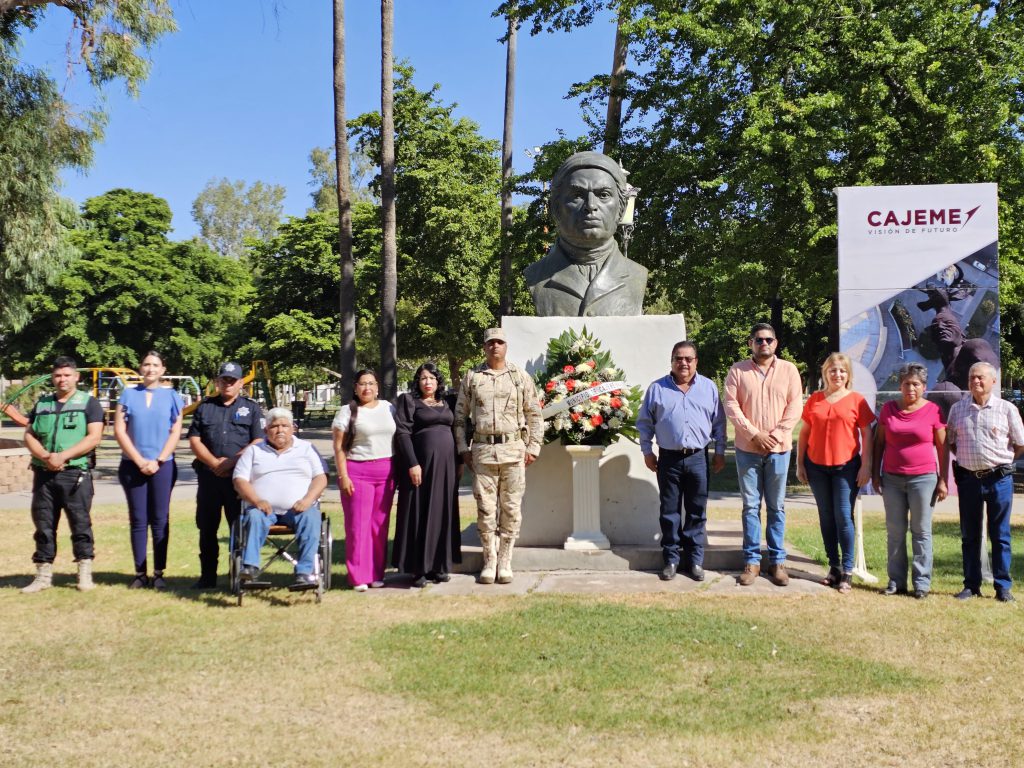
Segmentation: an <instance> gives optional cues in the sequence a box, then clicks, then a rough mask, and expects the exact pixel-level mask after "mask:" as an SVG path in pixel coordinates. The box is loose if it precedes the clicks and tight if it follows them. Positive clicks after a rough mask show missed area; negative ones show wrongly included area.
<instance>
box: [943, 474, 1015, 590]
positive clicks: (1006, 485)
mask: <svg viewBox="0 0 1024 768" xmlns="http://www.w3.org/2000/svg"><path fill="white" fill-rule="evenodd" d="M955 476H956V484H957V487H958V489H959V493H960V497H959V498H960V538H961V542H962V543H961V547H962V555H963V560H964V586H965V587H967V588H968V589H974V590H977V589H981V523H982V520H983V514H984V512H985V511H986V509H987V512H988V538H989V541H991V542H992V580H993V581H994V582H995V585H996V591H998V592H1005V591H1007V590H1009V589H1010V587H1011V586H1012V585H1013V581H1012V580H1011V579H1010V511H1011V508H1012V507H1013V477H1012V476H1010V475H1007V476H1005V477H1003V476H1002V475H1001V474H1000V473H999V472H993V473H992V474H990V475H986V476H985V477H981V478H978V477H975V476H974V475H973V474H971V473H969V472H967V471H965V470H962V469H960V468H959V467H957V468H956V469H955Z"/></svg>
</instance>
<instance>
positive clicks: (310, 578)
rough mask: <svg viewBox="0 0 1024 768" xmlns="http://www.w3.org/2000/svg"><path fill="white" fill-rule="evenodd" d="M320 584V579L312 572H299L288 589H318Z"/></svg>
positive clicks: (295, 590)
mask: <svg viewBox="0 0 1024 768" xmlns="http://www.w3.org/2000/svg"><path fill="white" fill-rule="evenodd" d="M318 586H320V581H319V580H318V579H317V577H316V576H314V575H313V574H312V573H297V574H295V581H293V582H292V583H291V584H290V585H289V586H288V589H289V591H291V592H302V591H304V590H307V589H316V588H317V587H318Z"/></svg>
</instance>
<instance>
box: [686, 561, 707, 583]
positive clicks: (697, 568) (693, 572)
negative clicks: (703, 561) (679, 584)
mask: <svg viewBox="0 0 1024 768" xmlns="http://www.w3.org/2000/svg"><path fill="white" fill-rule="evenodd" d="M686 575H687V576H689V577H690V578H691V579H693V580H694V581H704V566H702V565H700V563H694V564H693V565H691V566H690V569H689V570H688V571H687V572H686Z"/></svg>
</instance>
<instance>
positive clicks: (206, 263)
mask: <svg viewBox="0 0 1024 768" xmlns="http://www.w3.org/2000/svg"><path fill="white" fill-rule="evenodd" d="M82 218H83V220H84V224H83V226H82V227H81V228H79V229H76V230H74V231H73V232H71V234H70V235H69V237H70V239H71V240H72V243H73V245H74V246H75V247H76V249H77V251H78V252H79V253H80V255H79V256H78V257H77V258H75V259H74V260H73V261H72V262H71V263H70V265H69V266H68V268H67V269H66V270H65V271H64V272H63V273H62V274H61V275H60V277H59V279H58V280H57V281H56V282H55V283H54V284H53V285H52V286H50V287H49V288H47V289H46V290H44V291H41V292H39V293H35V294H32V295H30V296H29V297H28V306H29V310H30V312H31V316H32V319H31V321H30V322H29V324H28V325H27V326H26V327H25V328H24V329H22V330H21V331H20V332H19V333H16V334H11V335H9V336H7V337H5V339H4V345H3V346H4V352H5V355H4V357H5V373H17V374H20V373H25V372H28V371H33V370H40V369H42V368H44V367H45V366H46V364H47V363H48V362H49V361H50V360H52V359H53V357H54V356H56V355H58V354H72V355H74V356H75V357H77V358H78V360H79V361H80V362H81V363H83V364H85V365H115V366H129V367H134V366H135V364H136V363H137V362H138V356H139V354H140V353H142V352H144V351H145V350H147V349H157V350H160V351H161V352H163V353H164V354H165V355H166V357H167V365H168V368H169V369H170V370H172V371H194V370H211V369H212V368H214V367H215V366H216V364H217V362H218V361H220V360H221V359H222V358H223V357H224V356H225V354H226V353H228V352H233V350H229V349H226V340H227V339H228V338H229V336H230V333H231V331H232V329H233V328H235V327H236V326H237V325H238V324H239V323H240V322H241V320H242V318H243V317H244V315H245V312H246V310H247V308H248V303H249V301H250V298H251V291H252V288H251V280H250V277H249V273H248V271H247V270H246V268H245V267H244V266H243V265H241V264H239V263H238V262H236V261H234V260H232V259H228V258H225V257H223V256H220V255H219V254H217V253H214V252H213V251H211V250H210V249H208V248H207V247H206V246H205V245H203V244H202V243H199V242H197V241H188V242H181V243H176V242H171V241H170V240H168V239H167V233H168V232H169V231H170V225H171V211H170V208H169V206H168V205H167V203H166V201H164V200H162V199H160V198H158V197H155V196H154V195H151V194H148V193H145V192H135V191H132V190H127V189H115V190H112V191H110V192H107V193H106V194H104V195H100V196H99V197H94V198H90V199H89V200H87V201H86V202H85V204H84V205H83V212H82Z"/></svg>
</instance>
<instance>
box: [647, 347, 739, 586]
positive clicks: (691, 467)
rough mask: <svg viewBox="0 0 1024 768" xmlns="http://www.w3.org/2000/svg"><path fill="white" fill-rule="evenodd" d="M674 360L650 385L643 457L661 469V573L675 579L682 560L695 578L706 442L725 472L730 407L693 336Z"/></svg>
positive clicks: (701, 540)
mask: <svg viewBox="0 0 1024 768" xmlns="http://www.w3.org/2000/svg"><path fill="white" fill-rule="evenodd" d="M671 364H672V372H671V373H669V374H668V375H667V376H665V377H663V378H660V379H658V380H657V381H654V382H651V386H649V387H648V388H647V393H646V394H645V395H644V402H643V405H641V406H640V413H639V415H638V416H637V420H636V426H637V429H638V430H639V432H640V450H641V451H642V452H643V454H644V463H645V464H646V465H647V468H648V469H650V470H651V471H652V472H657V473H658V491H659V495H660V496H661V513H660V522H661V551H662V557H663V558H664V561H665V567H664V568H663V569H662V571H661V578H662V580H663V581H668V580H670V579H674V578H675V576H676V571H677V570H678V569H679V566H680V562H681V560H682V563H683V567H684V568H685V571H684V572H685V573H687V574H688V575H689V576H690V577H691V578H692V579H694V580H695V581H703V580H704V546H705V544H706V543H707V531H706V529H707V519H708V518H707V503H708V460H707V446H708V443H710V442H711V441H712V440H713V441H714V443H715V455H714V458H713V459H712V460H711V469H712V470H713V471H715V472H720V471H721V470H722V467H724V466H725V409H724V408H723V407H722V401H721V399H720V398H719V397H718V387H716V386H715V383H714V382H713V381H711V379H709V378H707V377H706V376H701V375H700V374H698V373H697V347H696V346H695V345H694V343H693V342H692V341H680V342H678V343H677V344H676V345H675V346H674V347H672V357H671ZM655 440H657V443H658V454H657V455H655V453H654V446H653V441H655ZM684 509H685V512H686V517H685V519H683V517H682V512H683V510H684ZM680 550H681V551H680Z"/></svg>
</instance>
